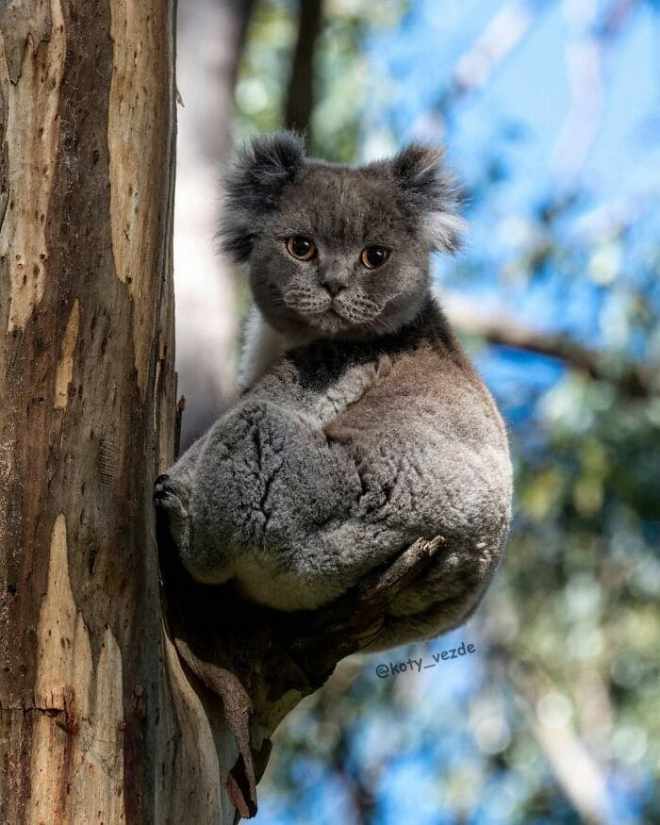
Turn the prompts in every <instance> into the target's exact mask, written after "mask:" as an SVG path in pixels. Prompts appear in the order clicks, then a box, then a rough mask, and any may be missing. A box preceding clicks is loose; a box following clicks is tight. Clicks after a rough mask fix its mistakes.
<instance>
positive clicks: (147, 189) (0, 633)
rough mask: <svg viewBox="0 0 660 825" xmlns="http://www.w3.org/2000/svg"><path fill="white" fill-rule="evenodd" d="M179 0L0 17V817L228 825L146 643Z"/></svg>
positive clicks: (165, 342)
mask: <svg viewBox="0 0 660 825" xmlns="http://www.w3.org/2000/svg"><path fill="white" fill-rule="evenodd" d="M173 5H174V4H172V3H169V2H166V0H140V2H137V0H128V2H126V0H85V1H84V2H75V0H9V3H3V4H2V6H1V7H0V398H1V399H2V403H1V405H0V821H1V822H3V823H7V824H8V825H26V824H27V823H30V825H41V824H42V823H43V824H44V825H45V823H49V825H50V823H57V824H58V825H61V824H64V823H77V824H78V825H87V823H99V825H100V823H103V825H120V823H121V825H123V823H126V825H136V823H139V824H140V825H143V823H158V825H161V824H162V823H174V822H177V823H181V822H185V823H192V822H194V823H196V825H207V823H208V825H211V823H213V825H225V823H230V822H233V820H234V815H235V811H234V806H233V805H232V804H231V802H230V801H229V798H228V796H227V794H226V792H225V791H224V790H223V787H224V785H223V783H221V782H220V781H219V778H222V774H223V771H224V773H225V774H226V772H227V770H228V767H227V765H228V763H229V762H231V760H235V758H236V747H235V744H234V740H233V737H232V736H231V735H230V734H229V733H228V732H227V731H226V728H225V726H224V722H223V720H222V718H220V717H219V716H217V715H216V717H215V718H214V716H213V714H214V711H213V709H212V706H211V705H209V703H208V702H207V706H206V707H204V706H203V705H202V702H201V700H200V698H199V693H200V688H199V685H194V684H193V682H194V677H192V676H191V674H190V673H185V672H184V670H183V669H182V666H181V664H180V661H179V658H178V656H177V655H176V653H175V649H174V646H173V643H172V642H171V641H170V640H169V639H168V638H167V636H166V635H165V634H163V630H162V619H161V606H160V596H159V585H158V581H159V580H158V567H157V557H156V549H155V541H154V529H153V515H152V512H153V510H152V503H151V489H152V484H153V479H154V477H155V475H156V474H157V472H158V471H159V470H162V469H164V468H165V467H166V466H167V465H168V464H170V463H171V461H172V459H173V455H174V431H175V421H174V418H175V394H176V380H175V375H174V370H173V363H174V337H173V313H174V307H173V298H172V273H171V223H172V203H173V182H174V135H175V128H174V123H175V110H174V14H175V10H174V8H173ZM209 708H211V710H209ZM218 754H220V756H218ZM223 759H224V760H225V764H223Z"/></svg>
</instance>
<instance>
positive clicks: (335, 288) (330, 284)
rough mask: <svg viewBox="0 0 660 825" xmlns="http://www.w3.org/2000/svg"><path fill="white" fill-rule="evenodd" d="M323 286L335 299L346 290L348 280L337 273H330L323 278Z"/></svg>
mask: <svg viewBox="0 0 660 825" xmlns="http://www.w3.org/2000/svg"><path fill="white" fill-rule="evenodd" d="M321 285H322V286H324V287H325V288H326V289H327V290H328V292H329V293H330V295H332V297H333V298H334V297H335V295H337V294H338V293H340V292H341V291H342V289H346V278H345V277H344V276H343V275H338V274H337V273H336V272H328V273H327V274H325V275H322V276H321Z"/></svg>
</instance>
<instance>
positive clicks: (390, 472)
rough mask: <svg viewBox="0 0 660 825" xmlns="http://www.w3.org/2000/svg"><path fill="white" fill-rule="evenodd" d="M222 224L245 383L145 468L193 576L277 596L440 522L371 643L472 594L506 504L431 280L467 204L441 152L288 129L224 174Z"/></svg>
mask: <svg viewBox="0 0 660 825" xmlns="http://www.w3.org/2000/svg"><path fill="white" fill-rule="evenodd" d="M226 192H227V202H226V206H225V210H224V215H225V217H224V223H223V226H222V227H221V237H222V239H223V245H224V249H225V250H226V251H227V252H229V253H230V254H231V255H232V256H233V257H234V259H235V260H237V261H240V262H245V263H247V266H248V268H249V276H250V285H251V288H252V293H253V296H254V306H253V308H252V310H251V313H250V316H249V319H248V324H247V334H246V344H245V348H244V353H243V361H242V365H241V373H240V381H241V389H242V392H241V395H240V398H239V399H238V400H237V401H236V403H235V404H234V406H233V407H232V408H231V409H230V410H229V411H227V412H226V413H225V414H224V415H222V417H221V418H219V419H218V421H217V422H216V423H215V424H214V425H213V426H212V427H211V429H210V430H209V431H208V432H207V433H206V435H204V436H202V438H200V439H199V440H198V441H197V442H196V443H195V444H193V445H192V446H191V447H190V449H189V450H188V451H187V452H186V453H185V454H184V455H183V456H182V457H181V458H180V459H179V460H178V461H177V462H176V463H175V464H174V466H173V467H172V468H170V470H169V471H168V473H167V475H166V476H161V477H160V478H159V479H158V481H157V484H156V491H155V502H156V506H157V507H158V508H159V511H160V514H161V517H163V518H165V519H166V521H167V525H168V530H169V533H170V535H171V537H172V539H173V541H174V543H175V544H176V547H177V549H178V552H179V554H180V557H181V560H182V562H183V564H184V565H185V567H186V568H187V570H188V571H189V572H190V574H191V575H192V576H193V577H194V578H195V579H196V580H198V581H200V582H205V583H208V584H221V583H224V582H228V581H233V582H234V583H235V584H236V586H237V587H238V588H239V590H240V592H242V594H243V595H244V596H245V598H246V599H251V600H254V601H256V602H259V603H262V604H265V605H268V606H270V607H272V608H276V609H279V610H285V611H294V610H309V609H315V608H318V607H320V606H322V605H325V604H327V603H329V602H331V601H332V600H334V599H336V598H337V597H339V596H340V595H342V594H343V593H345V592H346V591H347V590H348V589H349V588H351V587H353V586H354V585H355V584H356V583H358V582H359V581H360V580H361V579H362V578H363V577H364V576H365V575H367V574H368V573H370V572H371V571H373V570H374V569H376V568H379V567H382V566H384V565H387V564H389V563H391V562H392V561H393V560H394V559H395V558H396V557H397V555H398V554H400V553H401V552H402V551H403V550H404V549H405V548H407V547H408V546H410V545H411V544H412V543H413V542H414V541H415V540H416V539H418V538H429V539H431V538H434V537H436V536H438V535H441V536H442V537H443V538H444V540H445V541H444V543H443V546H442V549H441V550H440V552H439V553H437V555H436V556H435V557H434V560H433V564H432V566H431V568H430V569H429V571H428V574H427V575H426V577H425V578H424V579H422V580H421V581H416V582H414V584H412V585H410V586H409V587H408V589H404V590H403V591H402V592H400V593H398V595H396V597H394V598H393V600H392V601H391V603H390V604H389V605H388V607H387V612H386V615H385V616H384V629H383V631H382V632H381V634H380V636H379V637H378V638H377V639H376V640H375V641H374V642H373V643H372V644H371V646H370V649H382V648H385V647H391V646H394V645H397V644H402V643H404V642H408V641H412V640H415V639H422V638H430V637H433V636H435V635H437V634H439V633H441V632H444V631H446V630H448V629H450V628H453V627H456V626H457V625H459V624H461V623H462V622H463V621H465V619H466V618H467V617H468V616H469V615H470V614H471V613H472V612H473V610H474V609H475V608H476V606H477V605H478V603H479V601H480V600H481V597H482V596H483V594H484V592H485V590H486V588H487V586H488V583H489V582H490V580H491V578H492V576H493V574H494V572H495V570H496V568H497V565H498V563H499V560H500V558H501V556H502V552H503V548H504V544H505V541H506V536H507V533H508V529H509V523H510V518H511V496H512V474H511V463H510V458H509V450H508V444H507V436H506V431H505V428H504V425H503V423H502V419H501V417H500V415H499V413H498V411H497V408H496V406H495V403H494V401H493V399H492V398H491V396H490V394H489V392H488V390H487V389H486V388H485V386H484V385H483V383H482V381H481V380H480V378H479V377H478V375H477V374H476V372H475V370H474V369H473V367H472V366H471V364H470V363H469V361H468V359H467V357H466V356H465V354H464V352H463V350H462V349H461V346H460V344H459V343H458V341H457V340H456V338H455V337H454V334H453V333H452V330H451V328H450V326H449V324H448V322H447V319H446V318H445V316H444V315H443V313H442V310H441V308H440V307H439V305H438V303H437V301H436V299H435V298H434V297H433V295H432V293H431V285H430V274H429V255H430V253H431V252H432V251H435V250H445V251H451V250H453V249H454V248H455V247H456V245H457V243H458V236H459V233H460V230H461V227H462V222H461V220H460V218H459V217H458V216H457V214H456V208H457V195H456V190H455V187H454V185H453V183H452V180H451V178H450V176H448V174H447V173H446V171H445V169H444V166H443V162H442V155H441V153H439V152H438V151H437V150H433V149H429V148H425V147H421V146H416V145H413V146H409V147H408V148H406V149H404V150H402V151H401V152H400V153H399V154H397V155H396V156H395V157H394V158H392V159H390V160H383V161H378V162H375V163H370V164H368V165H366V166H362V167H358V168H351V167H347V166H343V165H337V164H331V163H326V162H323V161H319V160H315V159H309V158H307V157H306V156H305V153H304V148H303V145H302V142H301V140H300V139H299V138H298V137H297V136H295V135H291V134H286V133H285V134H277V135H272V136H267V137H262V138H258V139H256V140H255V141H254V142H253V143H252V144H251V145H249V146H248V147H247V148H245V149H244V150H243V152H242V153H241V154H239V156H238V157H237V159H236V161H235V162H234V165H233V167H232V168H231V170H230V172H229V174H228V176H227V179H226Z"/></svg>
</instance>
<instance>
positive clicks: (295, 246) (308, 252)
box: [286, 235, 316, 261]
mask: <svg viewBox="0 0 660 825" xmlns="http://www.w3.org/2000/svg"><path fill="white" fill-rule="evenodd" d="M286 250H287V252H288V253H289V255H292V256H293V257H294V258H298V260H299V261H311V260H312V258H313V257H314V256H315V255H316V246H315V244H314V241H313V240H312V239H311V238H306V237H305V236H304V235H294V236H293V237H292V238H289V239H288V240H287V242H286Z"/></svg>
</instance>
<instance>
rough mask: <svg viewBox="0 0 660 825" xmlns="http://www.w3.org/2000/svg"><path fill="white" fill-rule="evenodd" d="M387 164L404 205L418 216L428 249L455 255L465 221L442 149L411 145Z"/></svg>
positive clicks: (459, 196) (458, 189) (458, 196)
mask: <svg viewBox="0 0 660 825" xmlns="http://www.w3.org/2000/svg"><path fill="white" fill-rule="evenodd" d="M390 163H391V169H392V172H393V174H394V177H395V179H396V181H397V183H398V184H399V186H400V188H401V191H402V193H403V196H404V199H405V201H406V202H407V204H408V205H409V207H410V208H411V209H413V210H415V211H417V212H420V213H421V216H422V218H423V220H424V223H425V227H426V235H427V239H428V241H429V243H430V245H431V247H432V248H433V249H437V250H442V251H449V252H454V251H456V250H457V249H458V248H459V247H460V244H461V236H462V234H463V231H464V229H465V221H464V220H463V219H462V218H461V217H460V215H459V214H458V210H459V208H460V205H461V200H462V195H461V191H460V188H459V186H458V184H457V182H456V180H455V179H454V177H453V175H452V174H451V173H450V172H449V171H448V170H447V169H446V167H445V163H444V152H443V151H442V149H437V148H432V147H430V146H421V145H420V144H417V143H413V144H411V145H410V146H406V147H405V148H404V149H402V150H401V151H400V152H399V153H398V154H397V155H395V156H394V158H392V160H391V161H390Z"/></svg>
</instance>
